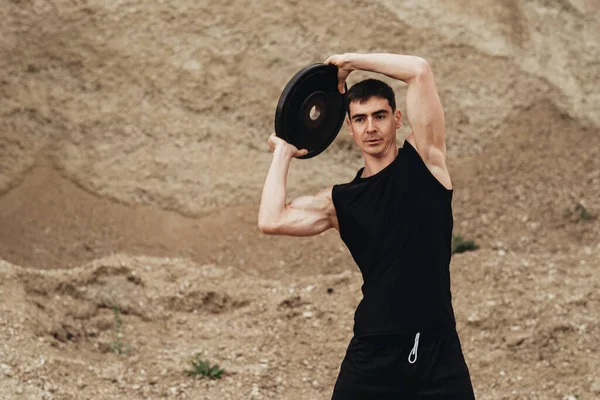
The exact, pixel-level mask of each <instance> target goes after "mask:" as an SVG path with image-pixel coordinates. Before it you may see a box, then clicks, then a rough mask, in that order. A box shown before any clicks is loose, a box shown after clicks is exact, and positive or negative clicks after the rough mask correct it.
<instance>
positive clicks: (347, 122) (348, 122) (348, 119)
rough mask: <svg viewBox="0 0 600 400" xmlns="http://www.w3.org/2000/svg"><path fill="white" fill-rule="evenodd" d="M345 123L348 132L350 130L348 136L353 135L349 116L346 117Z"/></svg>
mask: <svg viewBox="0 0 600 400" xmlns="http://www.w3.org/2000/svg"><path fill="white" fill-rule="evenodd" d="M346 125H348V132H350V136H354V131H353V130H352V123H351V122H350V118H346Z"/></svg>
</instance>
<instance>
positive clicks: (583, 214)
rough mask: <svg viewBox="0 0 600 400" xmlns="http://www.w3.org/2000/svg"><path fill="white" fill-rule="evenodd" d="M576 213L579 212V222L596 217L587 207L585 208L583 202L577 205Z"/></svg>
mask: <svg viewBox="0 0 600 400" xmlns="http://www.w3.org/2000/svg"><path fill="white" fill-rule="evenodd" d="M575 213H576V214H577V218H578V221H579V222H582V221H591V220H592V219H594V217H593V216H592V214H590V212H589V211H588V210H587V208H585V207H584V206H583V204H581V203H579V204H577V206H576V207H575Z"/></svg>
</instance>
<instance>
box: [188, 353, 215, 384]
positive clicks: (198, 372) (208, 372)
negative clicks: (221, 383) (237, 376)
mask: <svg viewBox="0 0 600 400" xmlns="http://www.w3.org/2000/svg"><path fill="white" fill-rule="evenodd" d="M200 356H201V354H200V353H198V354H196V356H195V357H194V358H192V359H191V360H190V363H191V364H192V366H193V367H194V369H184V370H183V372H185V373H186V374H188V375H189V376H200V377H203V378H210V379H220V378H221V375H223V372H225V370H224V369H221V368H219V365H218V364H215V365H213V366H211V365H210V363H209V362H208V360H202V359H201V358H200Z"/></svg>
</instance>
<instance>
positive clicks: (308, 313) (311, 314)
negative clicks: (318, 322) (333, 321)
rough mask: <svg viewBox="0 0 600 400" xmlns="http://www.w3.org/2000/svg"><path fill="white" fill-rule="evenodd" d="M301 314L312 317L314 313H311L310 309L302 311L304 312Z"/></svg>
mask: <svg viewBox="0 0 600 400" xmlns="http://www.w3.org/2000/svg"><path fill="white" fill-rule="evenodd" d="M302 316H303V317H304V318H312V317H313V316H314V314H313V312H312V311H304V312H303V313H302Z"/></svg>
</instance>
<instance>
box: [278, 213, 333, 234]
mask: <svg viewBox="0 0 600 400" xmlns="http://www.w3.org/2000/svg"><path fill="white" fill-rule="evenodd" d="M332 227H333V224H332V221H331V217H330V216H329V215H328V214H327V213H325V212H324V211H321V210H306V209H300V208H294V207H291V206H287V207H286V208H285V210H284V211H283V215H282V218H281V224H280V225H279V226H278V227H277V233H278V234H280V235H290V236H312V235H318V234H319V233H322V232H325V231H326V230H328V229H329V228H332Z"/></svg>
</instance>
